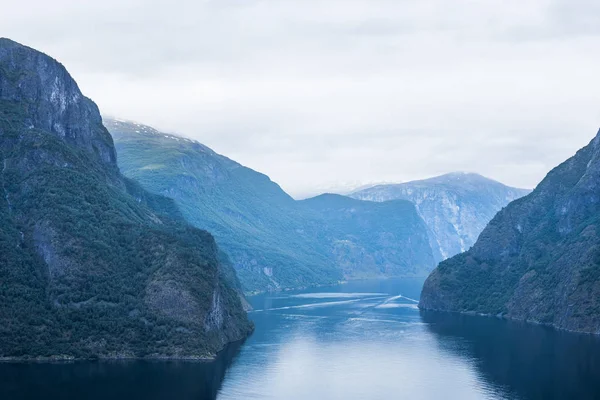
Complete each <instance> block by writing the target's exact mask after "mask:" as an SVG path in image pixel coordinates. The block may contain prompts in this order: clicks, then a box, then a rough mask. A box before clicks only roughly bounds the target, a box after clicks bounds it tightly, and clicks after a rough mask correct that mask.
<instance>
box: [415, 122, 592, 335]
mask: <svg viewBox="0 0 600 400" xmlns="http://www.w3.org/2000/svg"><path fill="white" fill-rule="evenodd" d="M420 307H421V308H423V309H434V310H442V311H458V312H471V313H484V314H493V315H503V316H507V317H509V318H514V319H519V320H526V321H532V322H536V323H544V324H550V325H553V326H555V327H557V328H561V329H567V330H572V331H581V332H589V333H596V334H600V132H599V133H598V134H597V135H596V137H595V138H594V139H593V140H592V141H591V142H590V144H589V145H587V146H586V147H584V148H582V149H581V150H579V151H578V152H577V153H576V154H575V155H574V156H573V157H571V158H570V159H568V160H567V161H565V162H564V163H562V164H560V165H559V166H557V167H556V168H554V169H553V170H552V171H550V172H549V173H548V175H547V176H546V177H545V178H544V180H543V181H542V182H541V183H540V184H539V185H538V186H537V187H536V188H535V189H534V190H533V192H532V193H531V194H529V195H528V196H525V197H523V198H521V199H518V200H516V201H513V202H512V203H510V204H509V205H508V206H507V207H506V208H504V209H503V210H502V211H500V212H499V213H498V214H497V215H496V216H495V217H494V218H493V219H492V221H491V222H490V223H489V224H488V225H487V227H486V228H485V229H484V231H483V232H482V233H481V235H480V237H479V240H478V241H477V243H476V244H475V245H474V246H473V248H472V249H471V250H469V251H467V252H466V253H463V254H460V255H458V256H455V257H453V258H451V259H449V260H446V261H444V262H442V263H440V265H439V266H438V268H437V269H436V270H435V271H433V272H432V273H431V275H430V276H429V278H428V279H427V281H426V282H425V286H424V287H423V293H422V296H421V303H420Z"/></svg>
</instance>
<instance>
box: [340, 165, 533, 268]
mask: <svg viewBox="0 0 600 400" xmlns="http://www.w3.org/2000/svg"><path fill="white" fill-rule="evenodd" d="M529 192H530V191H529V190H525V189H516V188H512V187H508V186H505V185H503V184H501V183H500V182H496V181H494V180H491V179H488V178H485V177H483V176H481V175H478V174H472V173H464V172H454V173H450V174H446V175H442V176H438V177H435V178H430V179H425V180H420V181H413V182H407V183H400V184H392V185H377V186H373V187H370V188H367V189H364V190H360V191H356V192H354V193H352V194H350V197H353V198H356V199H361V200H369V201H387V200H394V199H403V200H408V201H411V202H412V203H414V204H415V206H416V207H417V211H418V212H419V215H421V217H422V218H423V220H424V221H425V223H426V224H427V227H428V229H429V232H430V239H431V247H432V249H433V251H434V255H435V257H436V260H437V261H441V260H443V259H446V258H448V257H452V256H453V255H456V254H458V253H462V252H463V251H465V250H467V249H469V248H470V247H471V246H472V245H473V244H474V243H475V241H476V240H477V237H478V236H479V234H480V233H481V231H482V230H483V228H485V226H486V224H487V223H488V222H489V221H490V220H491V219H492V218H493V217H494V215H496V213H497V212H498V211H500V210H501V209H502V207H504V206H506V205H507V204H508V203H510V202H511V201H513V200H515V199H518V198H519V197H522V196H524V195H526V194H527V193H529Z"/></svg>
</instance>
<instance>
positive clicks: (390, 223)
mask: <svg viewBox="0 0 600 400" xmlns="http://www.w3.org/2000/svg"><path fill="white" fill-rule="evenodd" d="M105 124H106V126H107V128H108V129H109V131H110V132H111V133H112V135H113V137H114V139H115V144H116V147H117V151H118V159H119V166H120V168H121V170H122V171H123V173H124V174H125V175H126V176H128V177H130V178H132V179H134V180H136V181H138V182H140V183H141V184H142V186H143V187H144V188H145V189H147V190H149V191H151V192H153V193H157V194H161V195H165V196H167V197H170V198H173V199H174V200H175V202H176V203H177V204H178V206H179V208H180V209H181V211H182V213H183V215H184V217H185V218H186V219H187V220H188V221H189V222H191V223H192V224H193V225H195V226H197V227H201V228H203V229H206V230H208V231H210V232H211V233H213V234H214V235H215V237H216V238H217V242H218V243H219V245H220V246H221V247H222V248H223V249H224V250H225V251H226V252H227V253H228V254H229V255H230V256H231V259H232V261H233V263H234V265H235V267H236V271H237V273H238V275H239V277H240V280H241V282H242V284H243V286H244V288H245V290H246V291H247V292H255V291H263V290H273V289H284V288H297V287H304V286H311V285H319V284H331V283H336V282H339V281H342V280H345V279H355V278H359V277H360V278H365V277H381V276H391V275H406V276H414V275H419V276H426V275H427V273H428V272H429V271H431V269H433V267H434V266H435V261H434V259H433V255H432V254H431V249H430V248H429V245H428V241H427V240H428V238H427V234H426V232H425V229H426V228H425V226H424V224H422V221H420V217H419V216H418V215H417V213H416V210H415V209H414V206H412V205H411V204H408V203H404V202H391V203H390V204H386V205H385V206H382V205H381V204H377V203H372V202H362V201H357V200H353V199H350V198H347V197H346V198H344V199H346V200H345V201H344V202H350V203H351V205H350V206H349V207H346V206H342V207H337V206H333V207H332V206H331V205H326V203H329V202H333V203H337V200H339V199H338V198H337V197H330V196H326V197H321V198H319V197H318V198H317V199H307V200H304V201H296V200H294V199H293V198H291V197H290V196H289V195H288V194H287V193H285V192H284V191H283V190H282V189H281V188H280V187H279V185H277V184H276V183H274V182H272V181H271V180H270V179H269V178H268V177H267V176H266V175H263V174H261V173H259V172H256V171H253V170H251V169H249V168H246V167H244V166H242V165H240V164H238V163H237V162H235V161H233V160H230V159H229V158H227V157H224V156H222V155H219V154H217V153H215V152H214V151H212V150H210V149H209V148H207V147H206V146H203V145H202V144H200V143H198V142H196V141H193V140H190V139H184V138H182V137H178V136H176V135H171V134H165V133H161V132H158V131H156V130H155V129H153V128H150V127H147V126H144V125H141V124H137V123H133V122H125V121H118V120H110V119H105ZM340 197H341V198H343V197H342V196H340ZM323 207H328V212H327V213H324V212H323V209H322V208H323ZM373 221H386V224H383V225H381V226H385V229H386V230H385V231H381V230H379V231H377V228H376V227H375V226H374V224H373ZM360 226H370V227H372V228H374V229H375V231H377V232H378V234H377V235H371V233H370V232H369V231H366V230H364V229H363V230H361V229H359V227H360ZM407 227H408V228H407ZM407 229H409V230H412V231H410V234H409V235H407V234H406V233H407ZM351 232H353V233H351ZM409 242H410V243H411V244H410V245H409ZM413 249H420V251H419V253H418V254H417V253H415V252H414V251H413ZM401 259H402V262H400V261H399V260H401Z"/></svg>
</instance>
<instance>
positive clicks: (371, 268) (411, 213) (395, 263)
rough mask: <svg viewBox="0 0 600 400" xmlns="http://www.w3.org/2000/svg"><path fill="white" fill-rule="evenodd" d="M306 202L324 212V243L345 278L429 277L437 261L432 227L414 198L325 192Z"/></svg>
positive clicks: (322, 240) (309, 206)
mask: <svg viewBox="0 0 600 400" xmlns="http://www.w3.org/2000/svg"><path fill="white" fill-rule="evenodd" d="M301 204H302V205H304V206H306V207H308V208H310V209H312V210H314V211H316V212H318V213H319V216H320V219H321V220H322V221H323V222H322V227H323V229H322V236H321V242H323V243H327V244H328V246H329V247H330V250H329V252H330V253H331V254H333V256H334V259H335V265H337V266H338V268H341V270H342V273H343V275H344V277H345V278H346V279H360V278H373V277H389V276H426V275H427V274H428V273H429V272H430V271H431V269H432V266H433V265H435V261H434V258H433V254H432V251H431V247H430V246H429V239H428V236H427V227H426V226H425V223H424V222H423V220H422V219H421V218H420V217H419V215H418V214H417V212H416V210H415V206H414V205H413V204H412V203H411V202H409V201H405V200H394V201H385V202H382V203H374V202H370V201H362V200H356V199H352V198H349V197H346V196H341V195H337V194H323V195H320V196H317V197H313V198H311V199H307V200H303V201H301Z"/></svg>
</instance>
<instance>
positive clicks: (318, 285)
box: [244, 275, 427, 297]
mask: <svg viewBox="0 0 600 400" xmlns="http://www.w3.org/2000/svg"><path fill="white" fill-rule="evenodd" d="M389 279H423V281H425V279H427V276H420V275H399V276H381V277H377V276H374V277H371V278H356V279H346V280H343V281H337V282H332V283H321V284H316V285H306V286H298V287H289V288H281V289H276V290H257V291H252V292H244V296H247V297H254V296H259V295H261V294H267V293H281V292H293V291H295V290H306V289H315V288H321V287H327V286H338V285H347V284H349V283H352V282H365V281H383V280H389Z"/></svg>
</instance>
